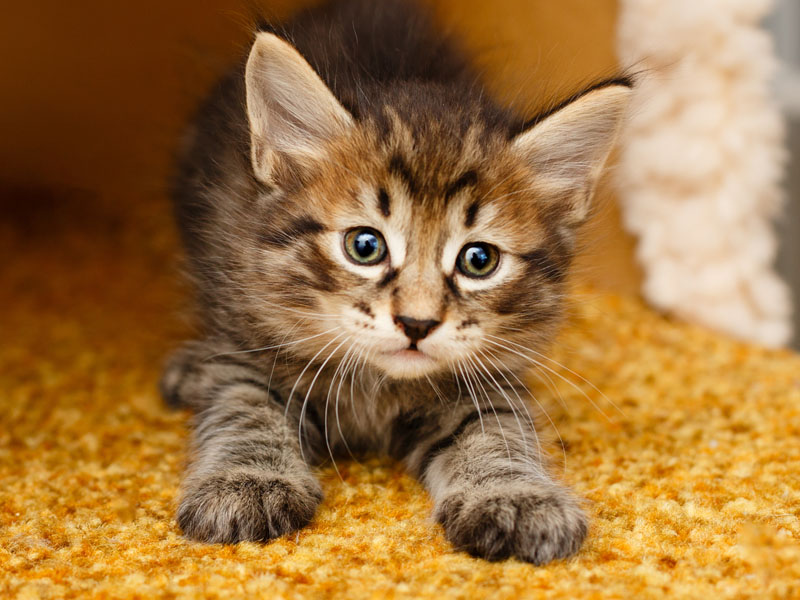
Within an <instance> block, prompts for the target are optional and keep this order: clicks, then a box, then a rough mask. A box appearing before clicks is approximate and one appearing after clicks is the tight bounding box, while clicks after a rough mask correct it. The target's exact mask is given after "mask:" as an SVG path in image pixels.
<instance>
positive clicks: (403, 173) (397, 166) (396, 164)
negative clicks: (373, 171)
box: [389, 154, 420, 196]
mask: <svg viewBox="0 0 800 600" xmlns="http://www.w3.org/2000/svg"><path fill="white" fill-rule="evenodd" d="M389 173H391V174H392V175H394V176H396V177H398V178H399V179H401V180H402V181H403V183H405V184H406V187H407V188H408V191H409V193H410V194H411V195H412V196H413V195H416V194H417V193H418V192H419V189H420V188H419V183H418V182H417V179H416V177H414V174H413V173H412V172H411V168H410V167H409V166H408V163H407V162H406V161H405V160H404V159H403V157H402V156H400V155H399V154H393V155H392V157H391V158H390V159H389Z"/></svg>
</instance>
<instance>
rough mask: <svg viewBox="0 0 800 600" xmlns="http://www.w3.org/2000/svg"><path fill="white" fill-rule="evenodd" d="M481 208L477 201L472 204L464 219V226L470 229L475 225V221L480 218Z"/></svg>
mask: <svg viewBox="0 0 800 600" xmlns="http://www.w3.org/2000/svg"><path fill="white" fill-rule="evenodd" d="M479 208H480V204H479V203H478V201H477V200H475V201H473V202H472V203H470V205H469V206H468V207H467V214H466V215H465V217H464V226H465V227H467V228H469V227H472V226H473V225H475V219H476V218H477V216H478V209H479Z"/></svg>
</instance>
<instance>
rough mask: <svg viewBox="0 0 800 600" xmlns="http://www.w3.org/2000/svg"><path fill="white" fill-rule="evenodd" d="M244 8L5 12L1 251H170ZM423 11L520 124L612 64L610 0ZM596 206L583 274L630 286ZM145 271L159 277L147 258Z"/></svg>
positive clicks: (788, 93)
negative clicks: (105, 233)
mask: <svg viewBox="0 0 800 600" xmlns="http://www.w3.org/2000/svg"><path fill="white" fill-rule="evenodd" d="M255 3H256V2H254V0H230V1H226V2H221V1H219V0H218V1H212V0H193V1H192V2H189V1H188V0H173V1H170V2H161V1H155V0H140V1H139V2H135V3H132V2H104V1H100V0H83V1H82V2H80V3H78V4H76V3H66V2H63V1H59V0H36V1H34V2H28V3H13V4H11V3H9V4H8V5H7V6H5V7H4V11H3V18H2V19H1V20H0V52H2V55H3V56H4V59H3V61H2V64H0V131H2V135H1V136H0V234H2V233H3V232H4V231H5V232H7V234H9V235H10V234H13V235H14V237H15V238H16V239H17V241H19V242H21V244H22V245H20V244H17V245H16V246H15V247H14V249H12V250H11V251H25V248H26V241H25V240H26V239H27V240H28V243H30V244H34V243H39V241H40V240H42V239H44V238H47V237H48V236H49V235H50V234H51V233H53V232H55V231H64V230H65V229H66V230H69V231H70V233H71V234H72V235H73V236H75V237H77V238H80V237H81V236H83V237H85V238H86V243H87V244H90V238H91V236H92V235H94V233H93V232H95V231H96V230H97V224H98V223H100V224H101V225H102V226H103V227H106V228H111V230H113V231H117V230H118V231H120V232H122V231H123V230H124V231H125V232H128V233H130V232H139V234H140V235H141V236H142V239H144V238H148V239H151V238H154V237H158V239H159V240H161V241H160V242H159V243H160V244H161V245H160V246H159V248H160V250H159V252H160V253H161V254H162V255H163V257H167V256H168V255H169V256H171V255H172V254H176V252H175V250H176V248H177V245H176V244H175V239H174V236H173V235H172V233H171V226H170V225H169V217H170V214H169V205H168V201H167V198H166V186H165V184H166V181H167V179H168V176H169V173H170V169H171V165H172V156H173V152H174V148H175V147H176V143H177V140H178V139H179V136H180V132H181V131H182V128H183V127H184V125H185V123H186V121H187V119H188V118H189V117H190V115H191V112H192V110H193V108H194V107H195V106H196V105H197V102H198V101H199V100H200V98H202V96H203V95H204V94H205V92H206V91H207V90H208V88H209V86H210V85H211V84H212V82H213V81H214V80H215V79H216V78H217V77H219V75H220V74H221V73H222V72H223V71H224V70H225V69H226V68H228V67H229V66H230V64H231V63H232V62H233V61H235V60H237V59H238V58H239V57H240V56H241V55H242V53H243V52H244V51H245V49H246V46H247V43H248V41H249V39H250V29H249V23H250V22H251V15H252V13H253V11H252V6H253V5H254V4H255ZM313 3H314V2H313V1H312V0H263V1H262V2H260V3H258V4H259V6H263V10H264V12H265V13H266V14H267V15H272V16H274V17H275V18H286V17H287V16H289V15H291V14H292V13H293V12H294V11H296V10H298V9H299V8H302V7H304V6H307V5H309V4H313ZM423 4H426V5H428V6H429V7H430V8H431V9H432V11H433V12H434V14H435V15H436V17H437V19H438V21H439V22H440V24H441V26H442V27H444V28H446V29H449V30H452V31H454V33H455V34H456V35H457V36H458V37H459V38H460V39H462V40H463V42H464V45H465V46H466V49H467V50H468V51H469V52H470V53H472V54H473V55H474V56H475V57H476V59H477V62H478V63H479V65H480V66H481V67H482V69H483V70H484V71H485V73H486V77H487V80H488V82H489V84H490V87H491V88H492V89H493V90H494V92H495V93H496V94H497V95H498V97H499V98H501V99H502V100H504V101H507V102H511V103H514V104H515V105H516V106H518V107H519V109H520V110H521V111H522V112H527V113H529V114H531V115H532V114H534V113H535V112H536V111H537V110H538V109H540V108H541V107H543V106H544V105H545V104H547V103H548V102H552V101H553V100H554V99H557V98H559V97H564V96H566V95H568V94H569V93H570V92H572V91H575V90H576V89H578V88H580V87H581V84H583V83H585V82H587V81H591V80H593V79H596V78H598V77H602V76H606V75H608V74H610V73H613V72H614V70H615V69H616V66H617V65H616V58H615V50H614V44H615V22H616V14H617V3H616V1H615V0H560V1H559V2H552V1H547V0H539V1H531V0H495V1H494V2H491V3H489V2H485V1H484V0H424V1H423ZM779 10H780V15H779V16H778V17H776V18H775V19H774V20H773V21H772V22H771V27H773V29H774V31H775V34H776V37H777V39H778V41H779V48H780V51H781V55H782V57H784V58H785V62H786V65H787V68H786V69H785V70H784V71H782V74H781V78H780V82H779V83H780V84H781V85H779V87H778V89H779V95H780V98H781V100H782V101H783V103H784V106H785V107H786V111H787V114H788V115H789V117H790V121H791V123H792V128H791V132H792V135H791V136H790V146H791V149H792V151H793V154H794V155H796V156H797V157H799V158H798V160H800V40H798V39H797V37H798V36H797V34H796V33H797V31H798V28H799V27H800V3H798V2H797V1H796V0H784V2H783V3H782V4H781V6H780V7H779ZM795 171H796V170H793V172H795ZM788 189H789V191H790V198H792V201H791V202H789V204H788V206H787V212H786V214H785V217H784V218H783V220H782V222H781V227H782V234H783V237H784V243H783V246H782V254H781V258H780V267H781V269H782V271H783V273H784V275H785V276H786V277H787V278H789V279H790V280H791V281H792V282H793V285H794V286H795V295H796V296H800V268H799V267H798V264H797V260H798V257H799V256H800V209H799V208H798V205H797V202H796V201H794V198H795V197H796V195H797V194H798V193H800V177H798V176H794V177H790V178H789V181H788ZM599 206H600V208H601V210H600V215H599V218H598V219H596V221H595V223H594V224H593V225H592V226H591V227H590V228H589V229H588V230H587V232H586V236H585V237H586V239H585V242H584V245H583V247H584V252H583V254H582V256H581V258H580V261H579V268H578V273H579V276H580V277H582V278H583V279H585V280H587V281H588V282H590V283H593V284H595V285H598V286H600V287H603V288H609V289H612V290H617V291H626V292H635V291H636V290H637V287H638V283H639V281H640V274H639V272H638V269H637V267H636V265H635V261H634V259H633V240H632V239H631V238H630V236H628V235H626V234H625V233H624V232H623V231H622V229H621V227H620V225H619V218H618V213H617V210H616V204H615V202H614V199H613V194H612V193H611V192H610V191H609V190H608V186H606V187H605V188H604V189H603V190H602V191H601V194H600V199H599ZM88 224H91V226H89V225H88ZM54 239H55V238H54ZM53 251H54V252H57V248H53ZM88 251H89V250H87V252H88ZM153 268H157V269H161V270H166V269H169V268H171V267H170V266H169V265H168V264H165V263H164V262H160V263H158V262H157V264H155V265H154V267H153ZM121 275H124V273H121ZM34 276H35V274H34ZM142 283H144V282H142ZM87 285H93V284H90V283H87ZM82 291H84V292H86V291H91V290H82Z"/></svg>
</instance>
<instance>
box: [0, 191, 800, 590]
mask: <svg viewBox="0 0 800 600" xmlns="http://www.w3.org/2000/svg"><path fill="white" fill-rule="evenodd" d="M51 200H52V201H50V202H48V201H47V199H46V198H44V199H42V198H38V199H37V201H36V202H31V203H26V202H25V201H22V200H20V201H19V202H16V203H14V208H13V211H11V210H5V211H4V214H5V216H4V217H2V219H1V220H0V257H2V259H0V307H2V308H1V309H0V332H2V338H0V339H2V344H0V597H2V598H6V597H20V598H40V597H41V598H51V597H56V598H58V597H77V596H81V597H87V596H88V597H102V598H123V597H124V598H128V597H139V598H153V597H208V598H213V597H225V596H229V595H244V594H247V595H248V596H250V597H265V598H282V597H285V598H299V597H308V598H322V597H330V596H336V597H341V598H434V597H435V598H438V599H440V600H444V599H446V598H480V597H492V598H528V597H531V598H532V597H569V598H606V597H608V598H611V597H619V598H650V597H653V598H656V597H664V596H665V595H669V596H671V597H696V598H705V599H711V598H714V599H716V598H747V597H752V598H769V597H775V598H778V597H785V598H788V597H800V357H798V356H796V355H792V354H790V353H786V352H768V351H764V350H760V349H758V348H754V347H750V346H747V345H744V344H739V343H735V342H732V341H729V340H726V339H723V338H721V337H719V336H716V335H713V334H710V333H707V332H704V331H701V330H699V329H696V328H693V327H690V326H687V325H683V324H677V323H674V322H671V321H669V320H665V319H663V318H661V317H659V316H657V315H656V314H654V313H653V312H652V311H650V310H648V309H646V308H644V307H643V306H642V305H640V304H639V303H638V302H637V301H634V300H631V299H624V298H617V297H611V296H606V295H599V294H594V295H589V294H586V293H583V294H580V295H579V296H578V297H577V298H576V302H575V311H574V312H575V316H574V318H573V319H572V322H571V324H570V325H569V327H568V328H567V330H566V331H565V332H564V334H563V336H562V338H561V340H560V342H559V344H558V348H557V350H556V352H555V354H554V358H556V359H558V360H559V361H561V362H563V363H564V364H565V365H566V366H567V367H569V369H571V370H572V371H575V372H576V373H577V374H580V375H581V376H582V377H585V378H586V379H588V380H589V381H591V382H592V383H593V384H595V385H596V386H597V387H598V388H599V389H600V390H602V392H604V393H605V395H606V396H607V397H608V398H609V399H611V400H613V402H614V403H615V404H616V405H617V406H618V409H619V410H617V409H615V408H614V407H612V406H611V404H610V403H609V401H607V400H606V399H604V398H603V396H602V395H601V394H599V393H598V392H597V391H595V390H594V389H593V388H592V387H591V386H589V385H587V384H586V383H584V381H583V380H582V379H581V378H579V377H577V376H575V375H573V374H571V373H570V372H569V371H566V370H564V369H559V372H560V373H561V374H563V375H564V376H565V377H566V378H567V379H571V380H572V381H573V384H568V383H565V382H563V381H559V380H557V378H555V377H553V379H554V385H555V388H556V391H557V392H558V394H556V393H554V391H552V390H551V389H549V388H550V387H551V384H550V382H547V381H545V382H539V381H536V378H532V379H533V381H534V391H535V393H536V395H537V397H538V398H539V399H540V401H541V402H542V404H543V405H545V406H546V408H547V409H548V412H549V414H550V416H551V418H552V421H553V424H554V426H555V427H557V429H558V432H559V434H560V436H561V438H562V439H563V441H564V444H563V447H564V448H565V453H564V455H562V453H561V451H560V446H559V444H558V441H557V436H556V434H555V432H554V429H553V427H551V426H550V424H549V423H547V421H546V420H545V421H544V429H545V430H547V431H549V432H550V434H551V437H552V438H553V440H554V442H553V444H552V447H553V448H554V449H555V450H554V455H555V457H556V459H557V460H558V461H559V464H560V465H561V464H562V463H563V461H564V456H565V457H566V466H565V469H564V477H565V478H566V479H567V480H569V481H570V482H571V483H572V484H574V486H575V487H576V488H577V489H578V490H579V491H580V492H581V494H583V495H584V496H585V497H586V499H587V506H588V508H589V510H590V512H591V514H592V515H593V522H592V529H591V534H590V538H589V541H588V543H587V544H586V546H585V548H584V549H583V550H582V551H581V553H580V554H579V555H578V556H577V557H576V558H575V559H573V560H571V561H569V562H561V563H557V564H553V565H550V566H547V567H544V568H535V567H531V566H529V565H526V564H523V563H520V562H517V561H513V560H511V561H506V562H500V563H493V564H492V563H487V562H483V561H480V560H475V559H472V558H469V557H468V556H466V555H465V554H460V553H454V552H453V551H452V550H451V549H450V548H449V547H448V544H447V543H446V542H445V540H444V538H443V536H442V533H441V530H440V529H439V528H438V526H436V525H434V524H432V523H431V521H430V519H429V516H428V515H429V510H430V502H429V500H428V498H427V497H426V495H425V493H424V492H423V490H422V489H421V488H420V486H419V485H418V484H417V483H415V482H414V481H413V480H412V479H410V478H409V477H407V476H406V475H404V474H403V472H402V471H401V470H400V469H399V468H398V467H397V466H396V465H393V464H392V463H390V462H387V461H383V460H370V461H367V462H366V463H365V464H363V465H361V464H355V463H342V464H341V466H340V468H341V472H342V476H343V479H342V480H340V479H339V478H338V477H337V476H336V475H335V473H334V472H333V471H332V470H326V471H324V472H322V474H321V477H322V479H323V481H324V488H325V492H326V500H325V501H324V503H323V505H322V507H321V509H320V511H319V514H318V516H317V518H316V519H315V520H314V522H313V523H312V525H311V526H310V527H308V528H307V529H305V530H303V531H301V532H300V533H298V534H297V535H294V536H291V537H290V538H287V539H280V540H277V541H275V542H273V543H271V544H268V545H265V546H261V545H257V544H241V545H239V546H235V547H231V546H206V545H202V544H197V543H192V542H187V541H186V540H184V539H183V538H182V537H181V534H180V532H179V531H178V529H177V527H176V525H175V522H174V521H173V511H174V507H175V501H176V492H177V489H178V483H179V478H180V472H181V468H182V464H183V462H184V460H185V454H184V446H185V442H186V438H187V435H186V427H185V425H186V414H184V413H174V412H170V411H168V410H167V409H166V408H164V407H163V406H162V404H161V402H160V399H159V398H158V396H157V393H156V389H155V382H156V380H157V377H158V373H159V363H160V361H161V360H162V357H163V356H164V354H165V353H166V352H167V350H168V348H169V347H170V346H171V345H172V344H173V343H174V342H175V341H176V340H178V339H180V337H181V336H182V335H185V334H186V332H187V330H188V326H187V324H186V321H185V319H182V317H181V316H180V314H181V306H182V303H183V298H184V295H185V290H183V289H182V288H181V286H180V285H178V284H177V283H176V278H175V270H176V268H177V263H176V260H175V259H174V258H173V257H174V254H175V252H174V240H173V237H172V234H171V232H170V231H171V230H170V228H169V224H168V221H167V214H166V213H167V211H166V209H165V208H164V207H163V206H160V205H159V204H158V203H155V204H153V205H152V206H150V207H148V206H141V207H137V206H135V205H134V204H131V205H130V209H129V210H128V209H127V208H126V210H124V211H122V210H115V211H112V210H102V209H100V208H97V207H93V206H92V203H91V202H90V201H88V200H86V199H82V198H80V197H76V198H72V199H71V200H68V201H67V200H64V199H63V198H57V199H55V198H54V199H51ZM10 212H13V213H14V214H13V216H9V213H10ZM121 214H125V215H126V216H125V218H124V220H123V218H122V217H121V216H120V215H121ZM559 395H560V396H561V399H559ZM584 395H585V396H586V397H584ZM562 402H563V404H562ZM593 403H594V404H596V405H597V407H595V406H593ZM604 414H605V415H606V416H604Z"/></svg>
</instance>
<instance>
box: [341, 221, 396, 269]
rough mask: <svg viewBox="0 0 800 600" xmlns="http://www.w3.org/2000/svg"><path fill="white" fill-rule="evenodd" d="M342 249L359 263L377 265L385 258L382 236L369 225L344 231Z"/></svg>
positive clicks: (384, 245)
mask: <svg viewBox="0 0 800 600" xmlns="http://www.w3.org/2000/svg"><path fill="white" fill-rule="evenodd" d="M344 250H345V252H346V253H347V257H348V258H349V259H350V260H352V261H353V262H354V263H356V264H359V265H377V264H378V263H379V262H381V261H382V260H383V259H384V258H386V242H385V241H384V239H383V236H382V235H381V234H380V232H379V231H375V230H374V229H372V228H370V227H356V228H355V229H351V230H350V231H348V232H347V233H345V234H344Z"/></svg>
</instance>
